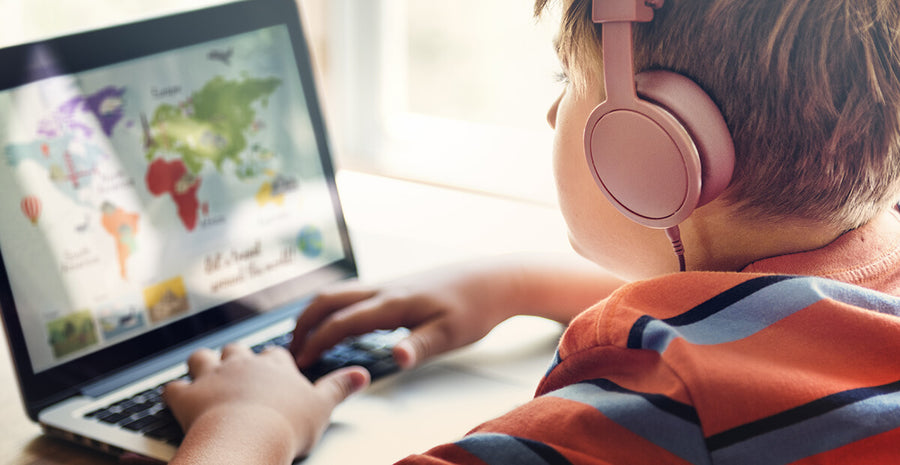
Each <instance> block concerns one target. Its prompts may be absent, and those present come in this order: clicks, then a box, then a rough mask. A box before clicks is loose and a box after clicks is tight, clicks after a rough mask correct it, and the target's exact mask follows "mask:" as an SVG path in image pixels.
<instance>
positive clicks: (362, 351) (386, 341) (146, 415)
mask: <svg viewBox="0 0 900 465" xmlns="http://www.w3.org/2000/svg"><path fill="white" fill-rule="evenodd" d="M407 334H409V330H407V329H406V328H400V329H396V330H378V331H375V332H372V333H368V334H364V335H362V336H356V337H352V338H348V339H347V340H345V341H344V342H342V343H340V344H338V345H337V346H335V347H333V348H332V349H330V350H329V351H327V352H325V353H324V354H323V355H322V357H321V358H320V359H319V361H318V362H316V363H315V364H314V365H313V366H311V367H310V368H308V369H304V370H302V371H303V374H304V375H306V377H307V378H309V379H310V380H311V381H315V380H317V379H319V378H321V377H322V376H324V375H325V374H327V373H330V372H332V371H334V370H337V369H339V368H343V367H348V366H354V365H360V366H363V367H365V368H366V369H367V370H369V373H370V374H371V376H372V379H373V380H376V379H379V378H383V377H385V376H387V375H390V374H392V373H395V372H397V371H399V369H400V368H399V366H397V364H396V362H394V358H393V355H392V350H391V349H392V348H393V346H394V344H396V343H397V342H399V341H400V339H402V338H404V337H406V335H407ZM290 342H291V333H287V334H283V335H280V336H277V337H275V338H272V339H270V340H268V341H265V342H262V343H260V344H257V345H255V346H253V347H252V349H253V351H254V352H257V353H258V352H262V351H263V350H265V349H266V348H268V347H271V346H276V345H277V346H281V347H285V348H287V346H288V345H289V344H290ZM182 378H184V379H187V375H185V376H184V377H182ZM173 381H174V380H173ZM165 384H166V383H163V384H160V385H159V386H156V387H154V388H153V389H148V390H146V391H143V392H140V393H138V394H135V395H134V396H132V397H129V398H126V399H122V400H119V401H117V402H115V403H113V404H111V405H108V406H106V407H103V408H99V409H96V410H94V411H91V412H88V413H86V414H85V415H84V416H85V417H86V418H92V419H94V420H97V421H100V422H103V423H108V424H112V425H117V426H119V427H120V428H124V429H127V430H131V431H135V432H138V433H141V434H143V435H144V436H147V437H150V438H153V439H158V440H160V441H163V442H167V443H169V444H172V445H175V446H177V445H178V444H180V443H181V440H182V438H183V437H184V433H183V432H182V431H181V427H180V426H179V425H178V422H177V421H176V420H175V417H174V416H173V415H172V412H171V411H170V410H169V409H168V408H167V407H166V405H165V404H164V403H163V400H162V392H163V389H164V386H165Z"/></svg>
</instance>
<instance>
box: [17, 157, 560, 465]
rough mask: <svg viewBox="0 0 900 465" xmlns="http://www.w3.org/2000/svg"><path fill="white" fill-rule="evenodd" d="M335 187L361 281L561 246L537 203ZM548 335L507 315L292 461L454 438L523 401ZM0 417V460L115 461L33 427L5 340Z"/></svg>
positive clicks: (374, 186)
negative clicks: (507, 318) (473, 341)
mask: <svg viewBox="0 0 900 465" xmlns="http://www.w3.org/2000/svg"><path fill="white" fill-rule="evenodd" d="M338 185H339V188H340V193H341V197H342V202H343V205H344V209H345V216H346V217H347V222H348V225H349V228H350V235H351V240H352V242H353V245H354V252H355V253H356V256H357V262H358V265H359V271H360V276H361V278H362V279H364V280H370V281H379V280H383V279H389V278H391V277H395V276H399V275H404V274H409V273H414V272H416V271H417V270H423V269H427V268H430V267H433V266H435V265H439V264H443V263H450V262H455V261H459V260H462V259H467V258H475V257H480V256H486V255H492V254H500V253H507V252H521V251H539V252H551V253H562V254H570V253H571V252H570V251H569V248H568V244H567V241H566V237H565V228H564V225H563V222H562V219H561V218H560V217H559V215H558V213H557V212H556V211H555V210H554V209H552V208H549V207H544V206H537V205H532V204H525V203H519V202H515V201H510V200H505V199H499V198H493V197H487V196H480V195H475V194H470V193H462V192H457V191H453V190H448V189H443V188H438V187H432V186H423V185H419V184H414V183H408V182H402V181H397V180H389V179H384V178H379V177H375V176H369V175H364V174H359V173H353V172H341V173H339V176H338ZM559 334H560V328H559V326H558V325H557V324H555V323H552V322H548V321H545V320H541V319H535V318H524V317H517V318H514V319H512V320H510V321H508V322H506V323H504V324H503V325H501V326H500V327H498V328H497V329H496V330H495V331H494V332H492V333H491V334H490V335H488V336H487V337H486V338H485V339H483V340H482V341H480V342H479V343H476V344H474V345H473V346H470V347H467V348H465V349H462V350H459V351H457V352H455V353H453V354H449V355H447V356H445V357H442V358H440V359H438V360H436V361H433V362H431V363H429V364H426V365H425V366H423V367H420V368H419V369H416V370H413V371H410V372H405V373H402V374H399V375H396V376H393V377H391V378H388V379H385V380H382V381H379V382H377V383H375V384H374V385H373V386H371V387H370V388H369V389H368V390H367V391H366V392H364V393H361V394H358V395H356V396H354V397H352V398H351V399H349V400H348V401H347V402H345V403H344V404H342V405H341V406H339V407H338V409H337V410H335V413H334V416H333V423H332V426H331V428H329V430H328V432H327V433H326V435H325V437H324V438H323V440H322V442H321V444H320V445H319V447H318V448H317V449H316V450H315V451H314V453H313V454H312V456H311V457H309V458H308V459H307V460H305V461H304V462H303V463H305V464H306V463H309V464H333V463H353V462H352V461H351V460H353V461H358V460H354V459H360V458H365V460H366V462H367V463H392V462H393V461H394V460H397V459H399V458H402V457H404V456H405V455H408V454H410V453H415V452H421V451H424V450H427V449H428V448H430V447H431V446H434V445H437V444H440V443H443V442H447V441H452V440H454V439H455V438H458V437H460V436H461V435H462V434H464V433H465V432H466V431H467V430H468V429H469V428H471V427H474V426H476V425H477V424H478V423H480V422H482V421H484V420H487V419H490V418H493V417H495V416H497V415H499V414H502V413H503V412H505V411H508V410H509V409H510V408H513V407H515V406H516V405H519V404H521V403H523V402H526V401H527V400H528V399H529V398H530V396H531V394H532V393H533V391H534V387H535V385H536V383H537V381H538V379H539V378H540V376H541V375H542V374H543V371H544V369H545V368H546V366H547V364H548V363H549V360H550V357H551V356H552V354H553V350H554V348H555V343H556V340H557V338H558V337H559ZM0 418H2V419H3V421H2V423H0V457H2V461H0V463H3V464H10V465H12V464H15V465H24V464H29V465H31V464H34V465H36V464H42V465H57V464H66V465H81V464H99V465H104V464H114V463H117V462H116V460H115V459H114V458H111V457H109V456H106V455H103V454H100V453H97V452H94V451H91V450H88V449H86V448H82V447H80V446H77V445H72V444H69V443H67V442H64V441H60V440H57V439H53V438H49V437H46V436H43V435H42V434H41V430H40V427H39V426H38V425H36V424H34V423H32V422H31V421H30V420H29V419H28V418H27V416H26V415H25V413H24V411H23V409H22V406H21V403H20V399H19V394H18V391H17V387H16V383H15V378H14V375H13V369H12V366H11V362H10V359H9V355H8V349H7V346H6V344H5V343H0ZM351 444H352V447H348V445H351Z"/></svg>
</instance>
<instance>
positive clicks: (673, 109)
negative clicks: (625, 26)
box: [635, 70, 734, 207]
mask: <svg viewBox="0 0 900 465" xmlns="http://www.w3.org/2000/svg"><path fill="white" fill-rule="evenodd" d="M635 86H636V90H637V93H638V96H639V97H640V98H642V99H644V100H646V101H648V102H650V103H653V104H655V105H658V106H660V107H662V108H663V109H665V110H666V111H668V112H669V113H670V114H672V115H673V116H674V117H675V118H676V119H677V120H678V121H679V122H680V123H681V124H682V126H684V128H685V130H687V132H688V133H689V134H690V136H691V138H692V139H693V141H694V145H695V146H696V148H697V153H698V156H699V157H700V166H701V189H700V197H699V200H698V202H697V205H696V206H697V207H700V206H703V205H705V204H707V203H709V202H710V201H712V200H713V199H715V198H716V197H718V196H719V195H720V194H721V193H722V192H723V191H724V190H725V188H727V187H728V184H729V182H730V181H731V175H732V172H733V171H734V142H733V141H732V139H731V133H730V132H729V131H728V125H727V124H726V123H725V119H724V118H723V117H722V113H721V112H720V111H719V108H718V106H717V105H716V104H715V102H713V100H712V99H711V98H710V97H709V95H707V93H706V92H704V91H703V89H702V88H700V86H699V85H697V84H696V83H695V82H694V81H692V80H690V79H688V78H687V77H685V76H683V75H681V74H678V73H674V72H671V71H661V70H657V71H646V72H643V73H639V74H637V75H636V76H635Z"/></svg>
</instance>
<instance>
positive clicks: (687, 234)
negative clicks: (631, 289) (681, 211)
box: [681, 204, 845, 271]
mask: <svg viewBox="0 0 900 465" xmlns="http://www.w3.org/2000/svg"><path fill="white" fill-rule="evenodd" d="M709 207H712V209H710V210H708V211H706V212H702V213H701V211H700V210H698V211H697V212H695V213H701V214H699V215H697V214H695V215H694V216H692V217H691V218H690V219H689V220H688V221H686V222H685V223H684V224H683V225H682V228H681V229H682V238H683V240H684V243H685V250H686V251H687V254H688V269H689V270H697V271H700V270H703V271H741V270H742V269H744V268H745V267H746V266H747V265H749V264H751V263H753V262H756V261H759V260H762V259H765V258H771V257H777V256H781V255H788V254H793V253H799V252H806V251H810V250H816V249H820V248H822V247H825V246H826V245H828V244H830V243H831V242H833V241H834V240H835V239H837V238H838V237H839V236H840V235H841V234H843V233H844V232H845V231H843V230H839V229H837V228H835V227H834V226H833V225H829V224H827V223H823V222H816V221H809V220H800V219H791V220H782V221H759V220H753V221H751V220H747V219H745V218H741V217H737V216H735V215H733V214H732V213H731V210H730V209H718V210H717V209H716V207H715V206H713V205H712V204H711V205H709ZM701 210H702V209H701Z"/></svg>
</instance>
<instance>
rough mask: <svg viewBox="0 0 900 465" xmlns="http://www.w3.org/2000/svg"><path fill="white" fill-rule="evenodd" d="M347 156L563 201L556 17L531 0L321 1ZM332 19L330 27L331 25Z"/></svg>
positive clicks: (361, 164) (367, 164)
mask: <svg viewBox="0 0 900 465" xmlns="http://www.w3.org/2000/svg"><path fill="white" fill-rule="evenodd" d="M307 5H308V6H309V7H311V8H307V9H310V10H313V9H318V8H322V10H319V12H320V13H322V14H323V16H325V17H327V18H328V22H327V24H315V23H311V22H310V21H307V23H308V24H309V29H310V30H311V32H312V34H314V35H315V34H323V33H324V34H325V39H324V40H325V42H326V43H327V47H326V48H324V49H323V50H320V53H322V52H324V53H325V56H320V59H319V62H320V64H321V65H322V66H321V67H322V69H323V70H324V71H325V72H326V73H327V80H326V86H327V91H326V92H325V98H324V100H325V102H326V107H327V108H326V111H327V112H328V113H330V114H331V116H332V118H331V120H332V122H333V124H332V133H333V136H334V140H335V145H336V146H337V152H338V153H339V154H340V156H341V162H342V164H343V166H345V167H350V168H354V169H362V170H366V171H374V172H378V173H382V174H386V175H390V176H397V177H402V178H410V179H416V180H421V181H424V182H431V183H437V184H444V185H451V186H457V187H461V188H465V189H472V190H477V191H485V192H490V193H494V194H499V195H503V196H512V197H516V198H524V199H529V200H534V201H538V202H541V203H552V202H553V201H554V197H555V196H554V193H553V192H554V191H553V182H552V175H551V160H550V151H551V145H552V136H553V134H552V131H551V130H550V128H549V127H548V125H547V122H546V119H545V115H546V112H547V109H548V108H549V106H550V104H551V103H552V102H553V101H554V100H555V99H556V98H557V96H558V94H559V92H560V91H561V84H559V83H557V82H555V79H554V76H555V75H556V73H557V72H558V70H559V66H558V64H557V60H556V56H555V54H554V51H553V47H552V44H551V43H552V37H553V34H554V33H555V32H556V25H557V21H556V20H554V18H545V19H543V20H541V21H539V22H538V21H536V20H535V19H534V18H533V16H532V2H531V1H530V0H491V1H489V2H485V1H482V0H455V1H453V2H445V1H438V0H382V1H373V0H319V1H305V2H301V6H307ZM323 30H325V31H324V32H323Z"/></svg>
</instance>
